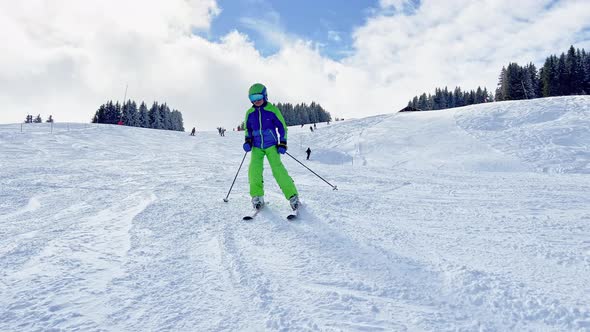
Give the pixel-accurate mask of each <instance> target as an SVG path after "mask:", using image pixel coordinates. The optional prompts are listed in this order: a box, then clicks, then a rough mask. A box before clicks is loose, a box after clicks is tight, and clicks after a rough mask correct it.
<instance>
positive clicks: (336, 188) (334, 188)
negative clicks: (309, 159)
mask: <svg viewBox="0 0 590 332" xmlns="http://www.w3.org/2000/svg"><path fill="white" fill-rule="evenodd" d="M285 153H286V154H287V155H288V156H289V157H291V158H293V159H294V160H295V161H296V162H298V163H300V164H301V166H303V167H305V168H307V169H308V170H309V171H310V172H312V173H313V174H315V176H317V177H318V178H320V179H322V180H323V181H324V182H325V183H327V184H329V185H330V187H332V190H338V187H336V186H333V185H332V184H331V183H330V182H328V181H326V180H325V179H324V178H323V177H321V176H319V175H318V174H317V173H316V172H314V171H312V170H311V169H310V168H309V167H307V166H305V165H304V164H303V163H302V162H300V161H299V160H297V158H295V157H293V156H292V155H291V154H290V153H289V152H285Z"/></svg>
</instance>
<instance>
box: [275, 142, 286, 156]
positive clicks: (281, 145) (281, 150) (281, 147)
mask: <svg viewBox="0 0 590 332" xmlns="http://www.w3.org/2000/svg"><path fill="white" fill-rule="evenodd" d="M277 147H278V149H277V150H278V151H279V153H280V154H285V152H287V142H281V143H279V145H277Z"/></svg>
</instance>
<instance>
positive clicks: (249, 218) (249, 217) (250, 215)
mask: <svg viewBox="0 0 590 332" xmlns="http://www.w3.org/2000/svg"><path fill="white" fill-rule="evenodd" d="M262 209H263V207H261V208H260V209H253V211H252V213H250V214H249V215H246V216H244V217H243V218H242V220H252V219H254V217H256V215H257V214H258V213H259V212H260V211H261V210H262Z"/></svg>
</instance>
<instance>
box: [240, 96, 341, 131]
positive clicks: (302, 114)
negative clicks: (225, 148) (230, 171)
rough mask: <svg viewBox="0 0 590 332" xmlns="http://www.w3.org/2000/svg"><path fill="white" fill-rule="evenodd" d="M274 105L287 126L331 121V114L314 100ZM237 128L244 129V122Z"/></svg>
mask: <svg viewBox="0 0 590 332" xmlns="http://www.w3.org/2000/svg"><path fill="white" fill-rule="evenodd" d="M275 106H276V107H278V109H279V110H281V114H282V115H283V118H285V123H286V124H287V126H295V125H303V124H310V123H318V122H330V121H332V115H330V113H329V112H327V111H326V110H324V108H323V107H322V106H321V105H320V104H318V103H316V102H314V101H312V102H311V104H309V105H307V104H306V103H301V104H296V105H293V104H291V103H277V104H275ZM238 130H244V123H241V124H240V125H239V126H238Z"/></svg>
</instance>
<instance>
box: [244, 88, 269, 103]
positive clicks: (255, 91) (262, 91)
mask: <svg viewBox="0 0 590 332" xmlns="http://www.w3.org/2000/svg"><path fill="white" fill-rule="evenodd" d="M248 98H250V101H251V102H255V101H258V100H260V99H264V101H267V100H268V96H267V95H266V87H265V86H264V85H263V84H260V83H256V84H254V85H252V86H251V87H250V89H249V90H248Z"/></svg>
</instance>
